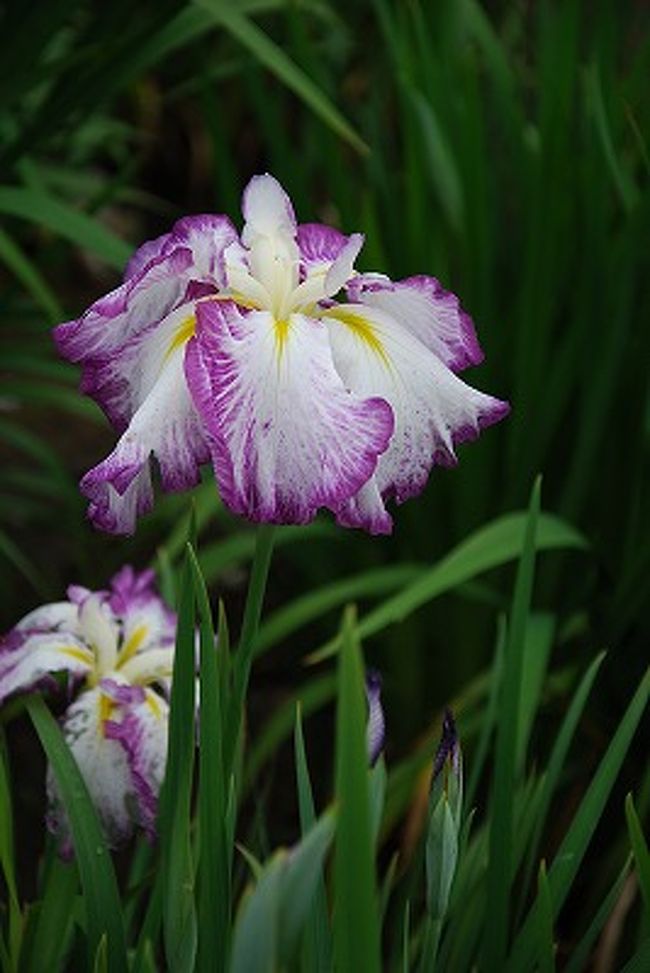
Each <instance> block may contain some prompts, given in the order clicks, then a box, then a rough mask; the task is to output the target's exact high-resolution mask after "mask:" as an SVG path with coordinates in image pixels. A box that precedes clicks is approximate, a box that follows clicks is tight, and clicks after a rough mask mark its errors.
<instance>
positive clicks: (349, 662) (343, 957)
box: [334, 609, 381, 973]
mask: <svg viewBox="0 0 650 973" xmlns="http://www.w3.org/2000/svg"><path fill="white" fill-rule="evenodd" d="M336 799H337V805H338V814H339V817H338V825H337V833H336V853H335V859H334V955H335V959H336V966H337V968H338V969H340V970H364V973H379V970H380V968H381V965H380V958H379V957H380V945H379V935H380V933H379V911H378V910H379V903H378V898H377V887H376V876H375V863H374V848H373V835H372V820H371V814H370V795H369V789H368V755H367V752H366V700H365V694H364V676H363V668H362V662H361V650H360V648H359V643H358V640H357V635H356V631H355V626H354V614H353V612H352V610H351V609H349V610H348V611H346V613H345V616H344V621H343V633H342V650H341V653H340V658H339V701H338V708H337V720H336Z"/></svg>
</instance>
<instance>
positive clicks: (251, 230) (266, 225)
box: [242, 173, 296, 247]
mask: <svg viewBox="0 0 650 973" xmlns="http://www.w3.org/2000/svg"><path fill="white" fill-rule="evenodd" d="M242 212H243V214H244V219H245V221H246V222H245V224H244V229H243V231H242V243H243V244H244V246H247V247H248V246H250V244H251V243H252V242H253V240H254V239H255V237H256V236H258V235H260V236H267V237H273V236H276V235H287V234H288V235H289V236H290V237H293V236H295V232H296V217H295V215H294V212H293V206H292V205H291V200H290V199H289V197H288V196H287V194H286V192H285V191H284V189H283V188H282V186H281V185H280V183H279V182H278V180H277V179H275V178H274V177H273V176H271V175H269V174H268V173H266V174H265V175H263V176H253V178H252V179H251V181H250V182H249V183H248V185H247V186H246V189H245V190H244V196H243V199H242Z"/></svg>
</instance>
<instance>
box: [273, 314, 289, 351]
mask: <svg viewBox="0 0 650 973" xmlns="http://www.w3.org/2000/svg"><path fill="white" fill-rule="evenodd" d="M289 328H290V324H289V320H288V318H280V319H279V320H276V321H275V324H274V330H275V350H276V352H277V355H278V358H281V357H282V352H283V351H284V346H285V345H286V343H287V338H288V336H289Z"/></svg>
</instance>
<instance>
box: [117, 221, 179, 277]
mask: <svg viewBox="0 0 650 973" xmlns="http://www.w3.org/2000/svg"><path fill="white" fill-rule="evenodd" d="M171 236H172V235H171V233H163V234H162V235H161V236H158V237H155V239H153V240H145V242H144V243H143V244H142V245H141V246H139V247H138V249H137V250H136V251H135V253H134V254H133V255H132V256H131V257H130V259H129V261H128V263H127V265H126V269H125V271H124V280H125V281H127V280H130V279H131V278H132V277H137V276H138V275H140V274H142V271H143V270H145V269H146V268H147V267H148V266H149V265H150V264H152V263H153V262H154V261H155V260H158V259H159V258H160V257H164V256H165V254H166V253H168V252H169V249H170V240H171Z"/></svg>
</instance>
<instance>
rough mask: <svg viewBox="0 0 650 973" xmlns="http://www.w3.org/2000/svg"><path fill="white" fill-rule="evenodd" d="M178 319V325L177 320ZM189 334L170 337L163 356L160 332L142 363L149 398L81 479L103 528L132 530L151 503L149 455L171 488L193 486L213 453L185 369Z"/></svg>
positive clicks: (96, 520) (92, 511) (164, 483)
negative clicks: (106, 453) (104, 456)
mask: <svg viewBox="0 0 650 973" xmlns="http://www.w3.org/2000/svg"><path fill="white" fill-rule="evenodd" d="M175 324H176V327H177V329H178V321H176V322H175ZM189 336H190V331H189V329H188V330H187V334H185V333H184V332H182V333H181V338H179V340H178V341H177V342H176V343H175V339H174V338H173V337H172V338H171V340H170V341H169V342H167V352H166V354H163V355H162V356H161V348H160V344H161V342H160V336H158V340H157V341H156V342H155V344H154V345H153V346H152V355H151V358H150V359H149V360H148V361H147V362H146V366H144V367H143V379H142V386H143V388H146V389H147V391H146V395H145V398H144V399H143V400H142V403H141V405H140V406H139V408H138V409H137V411H136V413H135V415H134V416H133V419H132V420H131V422H130V423H129V426H128V428H127V430H126V432H125V433H124V434H123V435H122V436H121V438H120V440H119V441H118V444H117V446H116V448H115V449H114V450H113V452H112V453H111V455H110V456H109V457H107V459H105V460H104V461H103V462H102V463H100V464H99V465H98V466H96V467H95V468H94V469H93V470H91V471H90V472H89V473H87V474H86V476H85V477H84V478H83V480H82V482H81V489H82V492H83V493H84V494H85V495H86V496H87V497H88V499H89V500H90V501H91V506H90V510H89V513H90V516H91V518H92V520H93V522H94V523H95V524H96V526H98V527H100V528H101V529H103V530H108V531H111V532H115V533H132V532H133V530H134V528H135V521H136V518H137V516H139V515H140V514H142V513H145V512H146V511H147V510H148V509H149V508H150V506H151V501H152V490H151V479H150V473H149V458H150V456H151V455H153V456H155V458H156V459H157V461H158V464H159V466H160V476H161V483H162V487H163V489H164V490H167V491H179V490H185V489H188V488H190V487H192V486H195V485H196V483H197V482H198V480H199V468H200V465H201V464H202V463H204V462H205V461H206V460H207V459H208V458H209V451H208V447H207V444H206V442H205V437H204V433H203V430H202V427H201V425H200V422H199V420H198V417H197V415H196V412H195V410H194V406H193V405H192V402H191V399H190V396H189V393H188V390H187V383H186V380H185V375H184V369H183V357H184V354H185V348H184V342H185V341H186V340H187V338H189ZM165 337H166V338H169V337H170V334H169V333H167V334H166V335H165ZM181 339H182V340H181ZM161 358H162V362H161Z"/></svg>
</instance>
